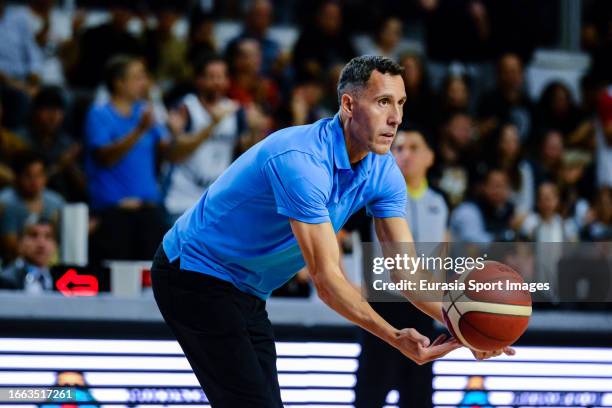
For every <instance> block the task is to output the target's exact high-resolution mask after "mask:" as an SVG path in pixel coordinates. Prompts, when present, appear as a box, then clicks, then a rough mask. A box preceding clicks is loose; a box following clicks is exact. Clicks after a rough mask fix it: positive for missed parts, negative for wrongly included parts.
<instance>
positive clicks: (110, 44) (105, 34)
mask: <svg viewBox="0 0 612 408" xmlns="http://www.w3.org/2000/svg"><path fill="white" fill-rule="evenodd" d="M128 3H129V2H122V1H119V0H116V1H113V2H112V4H111V5H110V6H109V8H110V15H111V19H110V21H109V22H108V23H104V24H102V25H99V26H96V27H93V28H89V29H87V30H86V31H85V32H83V33H82V35H81V36H80V38H79V46H78V49H79V55H78V58H77V60H76V61H77V62H78V63H77V66H76V67H75V71H74V77H73V78H72V81H71V82H72V84H73V85H76V86H77V87H82V88H87V89H94V88H95V87H97V86H98V85H99V84H101V83H102V82H103V79H104V67H105V66H106V63H107V62H108V61H109V60H110V59H111V58H112V57H113V56H114V55H118V54H128V55H136V56H142V55H143V54H144V49H143V43H142V41H141V40H140V39H139V38H137V37H136V36H134V35H133V34H132V33H130V32H129V30H128V23H129V21H130V20H131V19H132V17H133V13H132V10H131V9H130V6H128V5H127V4H128Z"/></svg>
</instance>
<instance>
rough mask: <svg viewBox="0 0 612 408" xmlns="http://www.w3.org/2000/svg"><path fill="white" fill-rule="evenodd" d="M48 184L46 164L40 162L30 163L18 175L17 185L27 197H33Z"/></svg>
mask: <svg viewBox="0 0 612 408" xmlns="http://www.w3.org/2000/svg"><path fill="white" fill-rule="evenodd" d="M46 185H47V175H46V173H45V166H44V165H43V164H42V163H40V162H34V163H32V164H30V165H29V166H28V167H27V168H26V169H25V170H24V171H23V173H21V174H19V175H18V176H17V187H18V189H19V192H20V194H21V195H23V196H24V197H25V198H33V197H36V196H38V195H39V194H41V193H42V192H43V190H44V189H45V187H46Z"/></svg>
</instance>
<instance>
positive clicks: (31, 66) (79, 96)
mask: <svg viewBox="0 0 612 408" xmlns="http://www.w3.org/2000/svg"><path fill="white" fill-rule="evenodd" d="M90 3H91V4H89V3H88V2H85V3H84V5H85V6H86V7H85V8H82V9H81V8H79V9H76V10H74V11H73V12H71V14H70V18H71V20H70V19H68V20H66V19H65V18H64V19H62V18H60V16H59V15H58V13H57V8H58V5H57V4H55V2H54V1H53V0H32V1H30V2H28V3H26V4H23V3H19V4H13V3H6V2H5V1H4V0H0V39H1V41H0V257H1V259H2V261H3V265H4V272H3V274H4V282H5V285H6V282H7V281H8V282H13V283H12V284H13V285H14V286H15V287H19V286H23V285H25V283H24V282H25V278H23V277H25V276H28V277H29V278H28V279H30V280H31V281H34V282H35V283H34V284H35V285H38V286H39V287H43V288H45V287H47V286H48V285H49V282H48V281H49V277H48V272H47V268H48V265H49V264H51V263H53V262H55V261H57V259H58V258H57V254H56V252H57V243H58V242H59V236H58V234H59V228H58V222H59V217H60V214H61V209H62V207H63V206H64V205H65V204H66V203H72V202H86V203H87V204H88V206H89V208H90V220H89V234H90V239H89V260H90V262H92V263H98V262H101V261H103V260H106V259H150V258H151V257H152V255H153V253H154V251H155V248H156V246H157V245H158V244H159V242H160V241H161V238H162V236H163V234H164V232H165V231H166V230H167V228H168V227H169V226H170V225H171V223H172V222H174V220H176V218H178V217H179V216H180V215H181V214H182V213H183V212H184V211H185V210H187V209H188V208H189V207H191V205H192V204H194V203H195V202H196V201H197V200H198V199H199V198H200V196H201V194H202V192H203V191H204V190H205V189H206V188H207V187H208V186H209V185H210V184H211V183H212V182H213V181H214V180H215V179H216V177H217V176H218V175H219V174H221V173H222V172H223V171H224V170H225V169H226V168H227V167H228V166H229V165H230V164H231V163H232V161H233V160H234V159H235V158H236V157H238V156H239V155H240V154H241V153H243V152H244V151H245V150H247V149H248V148H249V147H250V146H252V145H253V144H255V143H257V142H258V141H260V140H262V139H263V138H265V137H266V136H267V135H269V134H270V133H271V132H273V131H275V130H277V129H280V128H283V127H286V126H292V125H302V124H307V123H311V122H313V121H316V120H318V119H320V118H323V117H329V116H333V115H334V114H335V113H336V112H337V110H338V105H337V95H336V83H337V79H338V76H339V72H340V69H341V68H342V66H343V65H344V64H345V63H346V62H347V61H348V60H349V59H350V58H352V57H354V56H357V55H362V54H380V55H385V56H388V57H390V58H392V59H394V60H396V61H397V62H399V63H400V64H401V65H402V66H403V67H404V69H405V71H404V74H403V76H404V83H405V86H406V94H407V97H408V100H407V102H406V104H405V108H404V120H403V123H402V127H401V128H402V130H403V132H404V133H406V134H414V133H416V134H418V135H420V136H419V137H420V138H421V139H422V141H423V143H422V144H424V145H426V146H428V148H427V149H426V152H427V153H422V151H425V150H422V149H421V150H419V143H420V142H418V141H417V142H414V141H413V142H411V143H408V142H407V140H409V139H410V137H409V136H406V135H404V136H405V137H404V138H403V139H402V143H403V144H405V145H406V146H408V147H405V149H412V150H404V151H403V153H401V152H398V148H397V147H396V148H395V150H394V152H395V154H396V155H397V154H401V155H403V156H402V160H403V166H405V168H406V169H407V171H406V172H405V174H406V177H407V184H408V190H409V193H410V194H415V197H418V196H419V195H418V194H419V191H421V190H423V189H425V188H427V189H431V190H432V191H435V193H436V197H438V198H436V199H435V200H436V201H435V206H433V207H432V206H425V207H424V211H430V212H431V211H433V213H431V214H429V216H431V217H433V219H434V220H435V219H436V217H437V215H436V214H438V215H439V216H444V217H446V218H445V219H444V220H442V225H443V226H444V228H445V236H443V237H442V238H443V239H452V240H457V241H458V240H464V241H477V242H493V241H514V240H528V241H539V242H565V241H573V242H577V241H606V240H610V239H612V81H611V80H612V78H611V77H612V64H611V58H612V13H611V10H612V8H611V7H610V3H609V2H607V1H605V0H604V1H587V0H585V2H584V13H583V21H582V29H581V33H580V34H581V47H582V52H584V53H585V54H587V55H588V56H589V58H590V64H589V68H588V70H586V71H585V73H584V75H583V76H582V78H581V79H580V83H579V92H578V93H576V92H573V91H572V90H571V88H570V86H568V85H567V84H566V83H565V82H563V81H561V80H553V81H551V82H550V83H548V84H547V85H546V86H545V87H544V89H543V91H542V92H541V94H540V95H538V96H537V97H535V98H534V97H532V96H531V95H530V94H529V93H528V91H527V83H526V69H527V68H526V67H527V66H528V65H529V64H530V62H531V60H532V57H533V53H534V49H535V48H537V47H538V46H546V45H550V44H551V43H553V44H554V43H555V41H557V39H558V37H559V33H558V30H557V31H555V30H556V28H555V27H556V26H555V25H554V24H553V23H551V20H554V21H556V20H558V17H557V16H553V15H552V14H554V10H557V12H558V6H557V8H556V9H555V6H554V4H553V3H558V2H550V1H543V2H541V4H534V3H540V2H532V1H528V0H524V1H523V0H520V1H519V0H516V1H508V0H499V1H486V0H456V1H450V0H412V1H406V2H392V1H382V2H376V5H375V6H374V5H372V4H369V3H370V2H366V1H352V2H349V1H318V2H316V3H315V2H311V1H300V0H293V1H289V2H281V1H272V0H252V1H247V0H245V1H238V0H235V1H227V2H221V1H213V0H211V1H199V2H173V1H163V0H159V1H146V2H126V1H123V2H122V1H109V2H104V3H103V4H104V8H103V9H102V11H103V13H102V14H103V16H104V17H105V18H98V19H97V20H96V19H94V20H96V21H93V22H92V18H91V16H92V15H94V14H95V15H96V16H99V15H100V13H101V10H100V8H99V7H98V8H96V6H100V5H99V4H95V3H94V2H90ZM398 3H401V4H398ZM517 3H518V4H517ZM96 13H97V14H96ZM546 13H549V14H546ZM106 17H108V18H106ZM228 18H230V19H233V20H232V21H234V22H239V23H240V29H239V31H238V34H237V35H235V36H234V37H233V38H229V39H227V41H223V43H222V44H221V41H220V38H219V32H220V30H219V27H220V26H222V25H224V24H227V21H228V20H227V19H228ZM277 22H282V23H283V24H285V23H287V22H289V23H291V25H290V26H289V27H291V28H292V29H293V31H295V32H296V38H295V41H294V42H293V41H289V42H288V41H287V40H286V38H285V36H286V35H288V34H287V33H290V32H291V30H288V31H287V30H285V31H282V30H281V31H277V32H276V34H274V30H273V29H274V28H278V27H279V26H278V24H276V23H277ZM275 24H276V25H275ZM412 25H417V26H418V27H420V28H421V32H422V34H423V35H422V36H421V38H420V40H419V41H410V40H409V39H408V40H407V38H408V36H407V33H409V32H410V33H412V32H414V30H413V28H412ZM180 27H186V30H185V32H184V33H182V34H181V32H180ZM280 27H281V28H283V27H284V28H286V27H287V26H286V25H282V26H280ZM279 32H280V34H279ZM551 33H552V34H551ZM406 137H408V139H406ZM417 139H418V138H417ZM421 139H418V140H421ZM402 146H404V145H402ZM407 152H408V153H407ZM411 152H412V153H411ZM419 152H421V153H419ZM404 156H405V157H404ZM420 173H423V177H421V178H415V179H414V180H409V178H410V176H409V175H410V174H420ZM436 208H438V209H439V211H438V210H436ZM432 209H433V210H432ZM422 217H426V216H425V215H423V216H422ZM419 219H422V218H419ZM360 223H361V225H366V224H367V221H363V220H361V222H359V220H358V221H352V222H351V223H349V227H350V226H351V225H352V226H354V225H359V224H360ZM414 223H416V221H414ZM426 228H427V227H423V228H422V229H426ZM361 229H362V231H369V228H367V227H366V228H361ZM413 229H414V228H413ZM366 233H367V232H364V234H366ZM342 239H343V238H342V234H341V235H340V240H341V241H342ZM362 239H363V240H364V241H369V240H370V239H371V237H370V236H366V237H363V236H362ZM423 239H427V238H423ZM32 271H34V272H32ZM0 282H2V281H1V280H0Z"/></svg>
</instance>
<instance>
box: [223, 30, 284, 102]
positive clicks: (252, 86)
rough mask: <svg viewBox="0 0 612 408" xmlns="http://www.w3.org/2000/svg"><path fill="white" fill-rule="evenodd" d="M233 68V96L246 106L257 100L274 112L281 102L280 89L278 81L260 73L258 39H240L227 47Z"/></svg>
mask: <svg viewBox="0 0 612 408" xmlns="http://www.w3.org/2000/svg"><path fill="white" fill-rule="evenodd" d="M228 58H229V63H230V72H231V85H230V89H229V92H228V95H229V97H230V98H232V99H234V100H235V101H237V102H239V103H240V104H241V105H242V106H244V107H247V106H249V105H252V104H256V105H258V106H260V107H261V108H263V109H264V110H265V111H266V112H268V113H271V112H274V111H275V110H276V109H278V107H279V105H280V93H279V90H278V86H277V85H276V83H275V82H274V81H273V80H272V79H270V78H265V77H262V76H261V62H262V59H261V58H262V56H261V49H260V47H259V43H258V42H257V41H256V40H253V39H250V38H245V39H242V40H238V41H237V42H236V43H235V46H234V48H232V49H228Z"/></svg>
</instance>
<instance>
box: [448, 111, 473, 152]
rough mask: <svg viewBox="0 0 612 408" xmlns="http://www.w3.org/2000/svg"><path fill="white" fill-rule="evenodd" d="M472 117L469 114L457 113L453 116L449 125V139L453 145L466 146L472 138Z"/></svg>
mask: <svg viewBox="0 0 612 408" xmlns="http://www.w3.org/2000/svg"><path fill="white" fill-rule="evenodd" d="M472 125H473V123H472V118H470V117H469V116H468V115H464V114H457V115H455V116H453V117H452V119H451V120H450V121H449V122H448V125H447V133H448V137H449V140H450V141H451V143H452V144H453V146H455V147H458V148H465V147H466V146H467V145H468V144H469V143H470V140H472V127H473V126H472Z"/></svg>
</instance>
